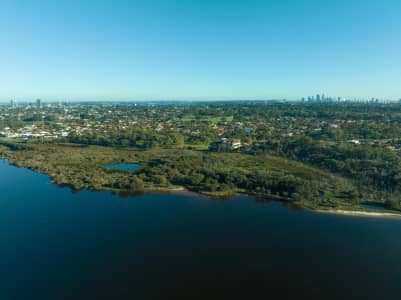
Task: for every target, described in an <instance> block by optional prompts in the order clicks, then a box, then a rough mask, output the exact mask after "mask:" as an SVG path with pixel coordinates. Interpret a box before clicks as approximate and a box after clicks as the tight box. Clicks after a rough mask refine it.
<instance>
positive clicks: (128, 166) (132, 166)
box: [104, 164, 141, 173]
mask: <svg viewBox="0 0 401 300" xmlns="http://www.w3.org/2000/svg"><path fill="white" fill-rule="evenodd" d="M104 167H105V168H106V169H112V170H119V171H127V172H130V173H134V172H135V171H136V170H138V169H139V168H140V167H141V166H140V165H137V164H114V165H106V166H104Z"/></svg>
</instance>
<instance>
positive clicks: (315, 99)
mask: <svg viewBox="0 0 401 300" xmlns="http://www.w3.org/2000/svg"><path fill="white" fill-rule="evenodd" d="M301 101H302V102H309V103H330V102H357V103H394V100H392V101H391V100H381V99H378V98H371V99H356V98H355V99H351V98H343V97H330V96H329V97H327V96H325V95H324V94H317V95H316V96H308V97H306V98H305V97H303V98H302V99H301ZM399 102H400V103H401V99H400V100H399Z"/></svg>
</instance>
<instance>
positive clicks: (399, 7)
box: [0, 0, 401, 103]
mask: <svg viewBox="0 0 401 300" xmlns="http://www.w3.org/2000/svg"><path fill="white" fill-rule="evenodd" d="M400 15H401V2H400V1H396V0H387V1H378V0H366V1H356V0H349V1H345V0H339V1H331V2H329V1H318V0H304V1H296V0H283V1H260V0H250V1H247V2H236V1H228V0H224V1H223V0H221V1H208V0H206V1H175V2H174V3H172V2H171V1H167V0H157V1H153V2H152V3H149V2H148V1H122V0H120V1H101V0H99V1H96V2H95V1H85V2H82V1H78V0H70V1H57V2H54V1H50V0H38V1H35V2H32V1H24V0H21V1H12V0H4V1H2V9H1V11H0V39H1V41H2V47H0V67H1V70H2V72H0V101H1V102H2V103H3V102H8V103H9V102H10V101H11V100H15V101H17V102H18V101H32V102H34V101H35V100H36V99H39V98H40V99H42V101H45V102H46V101H90V100H93V101H107V100H109V101H159V100H168V101H172V100H191V101H195V100H267V99H288V100H300V99H302V98H303V97H305V98H306V99H307V97H308V96H307V95H313V91H315V92H314V96H316V95H317V94H319V95H321V94H322V93H324V94H325V95H333V97H338V96H340V97H344V98H347V99H371V98H374V99H376V98H378V99H383V100H394V101H396V100H399V99H400V98H401V82H400V78H401V56H400V55H399V53H400V52H401V39H400V38H399V37H400V36H401V18H400V17H399V16H400ZM335 95H338V96H335Z"/></svg>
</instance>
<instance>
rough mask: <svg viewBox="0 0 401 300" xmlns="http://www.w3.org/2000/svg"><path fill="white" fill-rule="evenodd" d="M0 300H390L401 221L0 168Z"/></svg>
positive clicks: (399, 258)
mask: <svg viewBox="0 0 401 300" xmlns="http://www.w3.org/2000/svg"><path fill="white" fill-rule="evenodd" d="M0 193H1V198H0V238H1V239H0V241H1V243H2V244H1V247H0V265H1V268H0V299H2V300H9V299H13V300H15V299H17V300H19V299H21V300H22V299H23V300H31V299H41V300H43V299H52V300H54V299H57V300H59V299H229V298H232V297H233V296H237V297H238V296H242V298H243V299H254V298H257V299H259V298H260V299H267V298H269V297H270V299H278V298H277V295H276V293H279V294H280V295H281V298H289V299H300V298H301V297H303V296H308V297H309V298H308V299H311V298H315V299H399V298H400V295H401V284H400V282H401V221H400V220H397V219H371V218H364V217H357V218H352V217H345V216H344V217H343V216H335V215H325V214H317V213H313V212H311V211H309V210H305V209H295V208H293V207H291V206H288V205H283V204H282V203H278V202H263V201H256V200H255V199H253V198H248V197H235V198H233V199H231V200H225V201H223V200H210V199H208V198H205V197H200V196H194V195H189V194H158V193H154V194H145V195H142V196H137V197H127V198H121V197H119V196H118V195H113V194H112V193H109V192H89V191H84V192H79V193H75V194H73V193H72V192H71V191H70V190H69V189H68V188H60V187H58V186H56V185H53V184H51V183H50V181H49V178H48V177H47V176H45V175H41V174H36V173H33V172H31V171H29V170H26V169H24V168H15V167H12V166H9V165H7V163H6V162H4V161H0ZM256 295H260V297H256Z"/></svg>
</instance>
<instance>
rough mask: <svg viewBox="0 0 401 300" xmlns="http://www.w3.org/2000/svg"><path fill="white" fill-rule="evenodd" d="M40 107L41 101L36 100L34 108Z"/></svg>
mask: <svg viewBox="0 0 401 300" xmlns="http://www.w3.org/2000/svg"><path fill="white" fill-rule="evenodd" d="M40 107H41V101H40V99H36V108H40Z"/></svg>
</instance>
